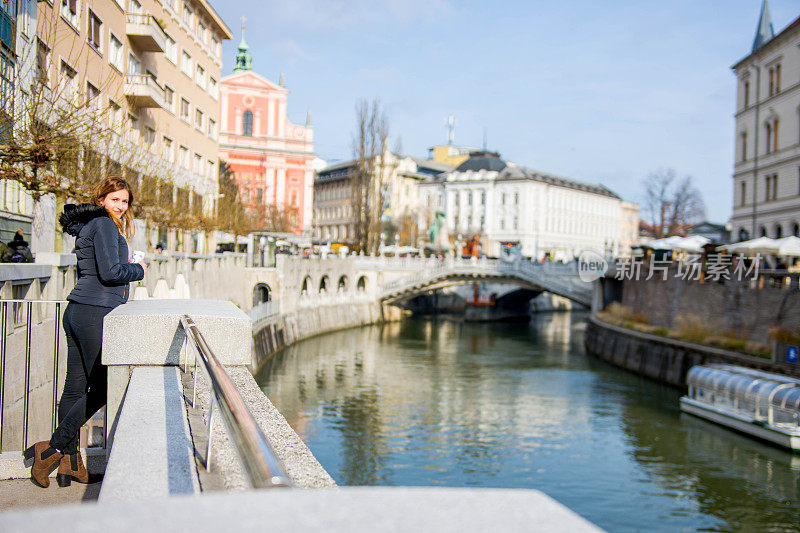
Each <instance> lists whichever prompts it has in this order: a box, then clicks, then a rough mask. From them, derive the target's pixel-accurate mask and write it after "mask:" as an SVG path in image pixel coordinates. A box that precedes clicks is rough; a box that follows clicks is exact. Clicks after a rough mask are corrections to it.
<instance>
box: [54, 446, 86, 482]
mask: <svg viewBox="0 0 800 533" xmlns="http://www.w3.org/2000/svg"><path fill="white" fill-rule="evenodd" d="M72 480H75V481H77V482H78V483H89V472H87V471H86V467H84V466H83V459H82V458H81V452H78V453H73V454H68V455H65V456H63V457H62V458H61V464H60V465H58V474H57V475H56V481H58V486H59V487H69V484H70V483H71V482H72Z"/></svg>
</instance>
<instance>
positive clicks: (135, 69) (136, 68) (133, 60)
mask: <svg viewBox="0 0 800 533" xmlns="http://www.w3.org/2000/svg"><path fill="white" fill-rule="evenodd" d="M141 73H142V62H141V61H139V58H138V57H136V56H135V55H133V54H128V74H131V75H135V74H141Z"/></svg>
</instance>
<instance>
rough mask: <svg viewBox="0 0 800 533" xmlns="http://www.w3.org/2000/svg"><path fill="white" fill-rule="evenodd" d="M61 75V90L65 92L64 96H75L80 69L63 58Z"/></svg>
mask: <svg viewBox="0 0 800 533" xmlns="http://www.w3.org/2000/svg"><path fill="white" fill-rule="evenodd" d="M59 75H60V78H61V79H60V80H59V83H60V84H61V92H62V93H63V94H62V96H64V98H68V99H69V98H72V97H74V96H75V93H76V92H77V89H76V87H75V84H76V83H77V79H78V71H76V70H75V69H74V68H72V67H71V66H69V65H68V64H67V63H66V62H65V61H63V60H62V61H61V68H60V69H59Z"/></svg>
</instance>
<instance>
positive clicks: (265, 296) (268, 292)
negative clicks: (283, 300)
mask: <svg viewBox="0 0 800 533" xmlns="http://www.w3.org/2000/svg"><path fill="white" fill-rule="evenodd" d="M269 301H272V289H271V288H270V286H269V285H267V284H266V283H258V284H256V286H255V287H254V288H253V306H256V305H258V304H260V303H264V302H269Z"/></svg>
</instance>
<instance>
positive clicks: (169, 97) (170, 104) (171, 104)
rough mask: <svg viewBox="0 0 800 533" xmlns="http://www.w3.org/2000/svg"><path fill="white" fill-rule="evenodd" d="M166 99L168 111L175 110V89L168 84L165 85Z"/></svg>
mask: <svg viewBox="0 0 800 533" xmlns="http://www.w3.org/2000/svg"><path fill="white" fill-rule="evenodd" d="M164 100H165V101H166V102H167V111H169V112H170V113H174V112H175V91H173V90H172V88H171V87H170V86H168V85H164Z"/></svg>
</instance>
